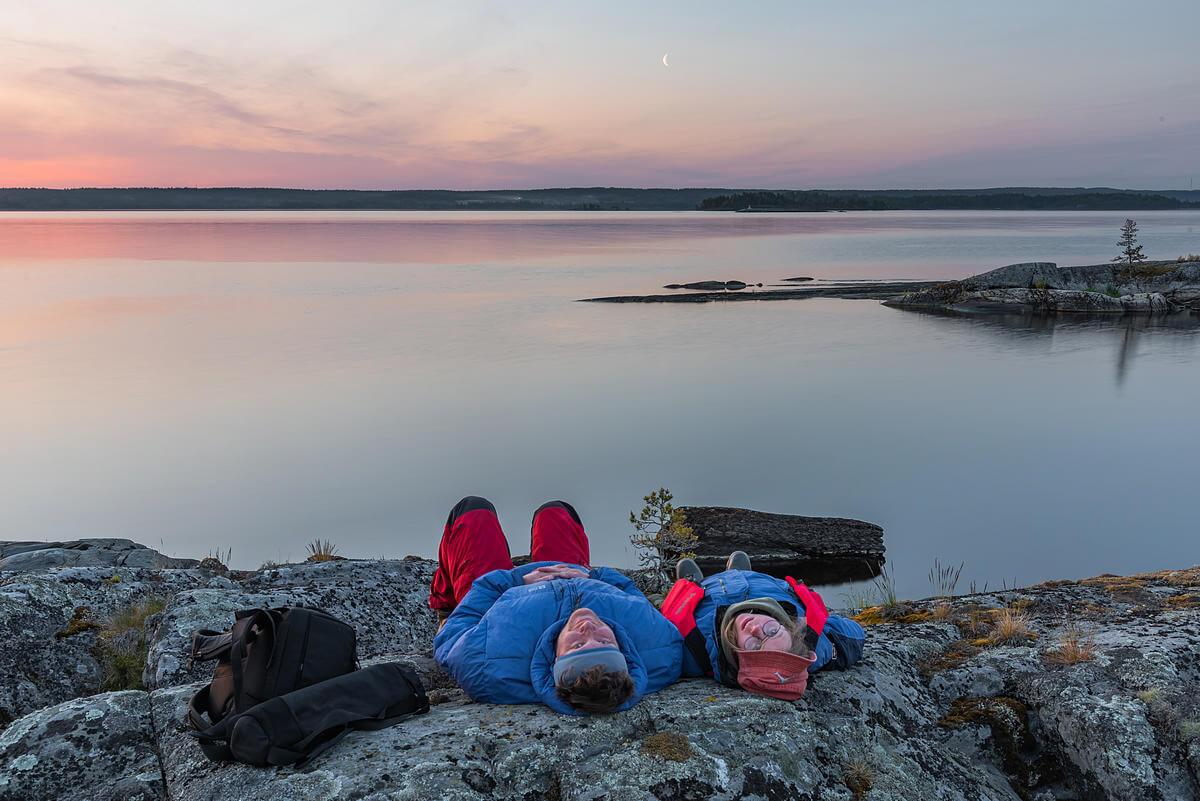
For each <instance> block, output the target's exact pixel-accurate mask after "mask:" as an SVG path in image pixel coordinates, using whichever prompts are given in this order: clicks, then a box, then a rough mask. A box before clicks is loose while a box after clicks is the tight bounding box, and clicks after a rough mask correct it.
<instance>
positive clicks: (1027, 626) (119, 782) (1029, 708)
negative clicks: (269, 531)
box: [0, 559, 1200, 801]
mask: <svg viewBox="0 0 1200 801" xmlns="http://www.w3.org/2000/svg"><path fill="white" fill-rule="evenodd" d="M432 568H433V565H432V563H430V562H428V561H425V560H417V559H409V560H403V561H394V562H392V561H389V562H365V561H364V562H359V561H348V562H327V563H321V564H306V565H288V566H282V567H278V568H273V569H270V570H263V571H258V572H256V573H252V574H250V575H248V576H245V577H242V578H233V579H231V578H226V577H210V576H207V575H204V574H202V572H197V573H196V574H195V575H192V574H191V573H190V572H189V571H179V572H180V573H181V574H187V578H186V579H185V578H183V577H181V576H177V577H173V578H171V579H168V580H165V581H167V583H168V585H169V586H170V587H174V588H177V589H176V590H175V592H174V594H173V595H171V597H170V598H169V600H168V602H167V605H166V607H165V608H164V609H163V611H162V612H161V613H159V614H158V615H155V616H152V617H151V618H149V619H148V620H147V621H146V624H145V627H146V630H147V632H148V633H149V637H148V640H149V641H151V642H152V647H151V654H150V656H149V657H148V659H147V670H146V672H147V675H148V676H149V677H150V678H151V679H152V681H151V682H150V686H151V689H149V690H126V691H118V692H110V693H101V694H94V695H89V696H87V697H81V698H72V699H64V700H61V701H59V702H56V703H53V704H50V705H47V706H46V707H45V708H41V709H37V710H34V711H31V712H29V713H28V714H25V715H23V716H21V717H19V718H18V719H16V720H14V721H12V722H9V723H8V724H7V726H6V727H3V728H2V730H0V801H26V799H42V798H62V799H69V800H73V799H80V800H82V799H84V798H87V799H96V801H100V800H101V799H103V800H104V801H109V800H110V799H119V800H120V801H133V799H141V801H150V799H167V798H170V799H187V800H188V801H205V800H207V799H212V800H213V801H216V800H217V799H221V800H222V801H224V799H229V798H256V799H266V800H267V801H285V800H288V799H296V801H300V799H304V800H305V801H308V799H326V800H327V801H332V800H333V799H347V800H349V799H364V800H365V801H385V799H386V800H387V801H397V800H398V799H413V800H414V801H416V799H427V798H439V799H441V798H445V799H462V800H463V801H466V800H468V799H470V800H471V801H476V800H478V801H484V800H485V799H489V800H490V799H522V801H534V800H535V799H547V800H548V799H556V800H561V799H579V800H580V801H583V799H602V798H613V799H633V800H638V801H640V800H642V799H644V800H645V801H653V800H657V801H663V800H665V799H708V798H713V799H747V800H749V799H755V800H756V801H757V800H758V799H809V801H817V800H818V799H820V800H822V801H832V800H833V799H838V800H839V801H849V800H850V799H858V798H866V799H879V800H882V801H899V800H900V799H905V801H914V800H915V801H921V800H922V799H945V800H946V801H950V800H951V799H954V801H966V800H967V799H996V801H1000V800H1003V801H1017V800H1018V799H1025V800H1029V799H1032V800H1034V801H1051V800H1052V799H1057V798H1088V799H1102V800H1106V801H1107V800H1113V801H1115V800H1117V799H1120V801H1126V799H1128V801H1133V800H1134V799H1137V800H1138V801H1142V800H1143V799H1145V800H1146V801H1165V800H1166V799H1187V798H1194V797H1196V793H1197V788H1198V786H1200V784H1198V780H1200V701H1197V700H1196V694H1195V693H1194V688H1195V686H1196V685H1197V681H1198V680H1200V568H1193V569H1191V570H1187V571H1179V572H1163V573H1157V574H1148V575H1143V576H1132V577H1127V578H1120V577H1116V576H1102V577H1098V578H1096V579H1088V580H1084V581H1080V582H1071V581H1064V582H1050V583H1048V584H1046V585H1041V586H1038V587H1031V588H1027V589H1023V590H1010V591H1005V592H998V593H986V594H977V595H972V596H966V597H958V598H952V599H929V600H926V601H920V602H907V603H901V604H896V605H893V606H886V607H872V608H869V609H865V610H862V612H861V614H860V615H859V619H860V620H862V621H863V623H864V625H866V626H867V632H868V634H867V648H866V652H865V654H864V658H863V660H862V662H861V663H860V664H858V665H857V666H855V667H853V668H851V669H850V670H846V671H842V672H838V671H822V672H820V673H818V674H816V675H814V676H813V678H812V680H811V681H810V682H809V689H808V692H807V694H806V695H805V697H804V698H803V699H801V700H800V701H797V702H795V703H791V702H785V701H778V700H774V699H771V698H766V697H762V696H753V695H750V694H747V693H744V692H741V691H737V690H730V689H728V688H724V687H721V686H719V685H717V684H715V683H713V682H712V681H710V680H707V679H692V680H685V681H681V682H679V683H677V684H676V685H674V686H672V687H669V688H667V689H666V690H664V691H662V692H659V693H655V694H652V695H650V696H647V697H646V698H645V699H643V701H642V702H640V703H639V704H638V705H637V706H635V707H634V708H633V709H630V710H628V711H626V712H623V713H619V714H616V715H611V716H601V717H592V718H576V717H568V716H562V715H558V714H556V713H554V712H552V711H550V710H549V709H547V708H545V707H541V706H499V705H493V704H478V703H473V702H471V701H470V700H469V699H467V698H466V697H465V696H464V695H463V693H462V691H461V690H458V689H457V688H456V687H454V686H453V684H452V683H451V682H449V681H448V680H447V679H446V677H445V676H444V675H443V674H441V673H440V671H438V670H437V669H436V667H435V666H433V664H432V661H431V659H430V658H429V650H428V649H429V646H430V640H431V639H432V633H433V616H432V614H431V613H430V612H429V611H428V609H426V608H425V605H424V595H425V590H426V584H425V582H427V581H428V578H429V576H430V574H431V571H432ZM79 570H81V569H79V568H68V569H62V568H56V569H52V570H47V571H43V572H41V573H38V574H36V575H33V574H26V575H23V576H20V577H13V576H10V577H7V578H5V579H4V583H3V584H0V592H3V593H6V594H5V596H4V598H5V603H8V604H10V605H19V604H21V603H27V604H31V605H32V604H34V603H35V600H34V597H35V596H40V597H47V598H50V599H51V600H52V601H53V599H56V598H57V599H61V598H62V597H63V596H67V597H70V598H71V599H72V600H74V599H75V598H76V597H79V598H83V597H91V596H90V595H89V593H93V592H98V591H97V590H96V588H94V587H90V586H87V585H86V584H84V583H82V580H81V577H80V575H79V573H78V572H77V571H79ZM72 571H76V572H72ZM163 572H164V573H169V572H170V571H163ZM14 578H19V583H20V586H22V587H23V588H24V589H23V590H21V591H20V592H12V593H11V595H10V594H7V593H8V591H9V588H11V587H13V586H15V585H16V584H17V583H18V582H14ZM218 578H219V579H220V580H219V581H218V580H217V579H218ZM125 581H126V579H125V578H124V576H122V581H121V583H122V584H124V583H125ZM55 582H62V583H63V584H64V588H63V589H62V590H61V591H60V592H59V593H58V594H56V593H55V592H53V591H51V589H50V585H52V584H53V583H55ZM223 582H227V584H224V583H223ZM149 583H150V582H149V580H148V579H147V580H145V581H142V580H139V581H138V582H136V586H138V587H143V586H146V587H147V591H149V589H148V585H149ZM134 586H135V583H134V582H132V581H130V583H129V584H128V585H127V587H134ZM126 600H130V599H126ZM830 600H832V599H830ZM299 601H304V602H309V603H317V604H320V605H324V606H325V607H326V608H329V609H331V611H335V612H336V613H337V614H339V615H340V616H342V617H344V618H346V619H348V620H350V621H352V622H354V623H355V625H356V627H357V628H358V631H359V635H360V653H361V654H362V655H363V656H364V657H369V658H368V659H366V660H365V661H379V660H385V659H400V660H407V661H410V662H411V663H413V664H414V666H416V667H417V669H418V670H419V671H421V672H422V673H423V674H424V675H425V678H426V680H427V684H428V686H429V687H430V688H431V692H430V695H431V700H432V701H433V703H434V706H433V708H432V710H431V711H430V712H429V714H426V715H422V716H418V717H415V718H411V719H409V720H406V721H404V722H402V723H401V724H399V725H397V726H395V727H393V728H389V729H385V730H382V731H375V732H358V733H354V734H351V735H350V736H348V737H346V738H345V739H344V740H342V741H341V742H339V743H338V744H337V745H336V746H335V747H333V748H332V749H330V750H329V751H327V752H325V753H323V754H322V755H320V756H319V757H317V758H316V759H314V760H312V761H311V762H309V763H307V764H305V765H302V766H300V767H298V768H297V767H289V768H278V769H267V768H253V767H248V766H245V765H238V764H229V765H219V764H215V763H211V762H208V761H207V760H206V759H205V758H204V757H203V755H202V754H201V752H200V750H199V748H198V747H197V745H196V743H195V741H194V740H193V739H192V738H191V737H190V736H189V735H188V734H187V731H186V729H185V727H184V724H183V709H184V706H185V705H186V702H187V699H188V697H189V696H190V695H191V693H192V692H194V691H195V690H196V689H197V688H198V687H199V686H200V684H199V682H200V681H203V680H204V679H205V678H207V676H198V675H195V674H193V673H190V672H188V671H187V670H186V669H185V668H184V667H182V662H181V661H179V660H180V659H181V657H182V656H183V654H184V653H185V649H186V647H187V643H186V637H185V636H184V631H185V629H188V627H190V626H192V625H202V626H208V627H213V628H225V627H227V626H228V625H229V622H230V620H231V617H232V616H231V614H230V610H232V609H234V608H236V607H238V606H239V605H243V604H251V603H259V602H269V603H276V602H299ZM49 608H58V607H55V606H53V604H52V605H51V606H39V607H37V609H49ZM106 608H107V607H106ZM60 620H61V618H60ZM6 633H7V635H8V637H9V641H8V642H6V652H7V648H8V647H9V646H10V645H12V644H13V643H14V641H15V642H17V643H18V644H19V645H20V647H22V648H26V649H30V648H33V646H32V645H31V643H30V642H27V641H30V640H33V639H38V638H44V636H45V635H44V634H35V633H33V632H32V631H30V632H29V633H25V632H24V631H23V630H21V629H19V628H18V629H15V630H14V629H10V630H8V631H7V632H6ZM69 641H70V637H64V638H61V639H59V640H56V641H55V642H56V643H58V644H59V645H60V646H61V645H62V644H63V643H64V642H69ZM39 647H40V646H39ZM34 650H36V649H34ZM172 659H175V660H176V661H175V662H172V661H171V660H172ZM4 670H5V671H15V672H16V673H21V672H22V670H23V668H22V666H20V665H12V664H10V665H6V666H5V667H4ZM2 678H3V679H4V681H6V682H10V683H11V682H12V681H13V676H11V675H10V674H9V673H7V672H6V673H5V674H4V676H3V677H2ZM2 725H3V724H0V726H2Z"/></svg>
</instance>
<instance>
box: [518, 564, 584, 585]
mask: <svg viewBox="0 0 1200 801" xmlns="http://www.w3.org/2000/svg"><path fill="white" fill-rule="evenodd" d="M587 576H588V574H587V573H586V572H585V571H583V570H580V569H579V568H576V567H571V566H570V565H543V566H542V567H539V568H537V569H536V570H531V571H529V572H528V573H526V574H525V578H524V581H525V583H526V584H536V583H538V582H539V581H553V580H554V579H569V578H587Z"/></svg>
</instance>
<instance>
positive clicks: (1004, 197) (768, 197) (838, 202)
mask: <svg viewBox="0 0 1200 801" xmlns="http://www.w3.org/2000/svg"><path fill="white" fill-rule="evenodd" d="M1179 208H1200V191H1186V192H1185V191H1168V190H1163V191H1132V190H1130V191H1126V190H1117V189H1107V188H1103V189H1061V188H1049V187H1014V188H1001V189H963V190H956V189H935V190H798V191H784V190H738V189H627V188H620V187H584V188H567V189H514V190H488V191H456V190H441V189H410V190H394V191H370V190H350V189H256V188H245V189H243V188H219V189H192V188H174V189H169V188H168V189H153V188H129V189H0V210H4V211H98V210H170V209H180V210H193V209H213V210H260V211H274V210H280V211H282V210H304V209H308V210H334V209H346V210H354V209H358V210H370V209H379V210H425V211H451V210H476V211H689V210H694V209H700V210H702V211H744V210H750V211H855V210H864V211H876V210H878V211H892V210H935V209H1028V210H1076V209H1078V210H1140V209H1179Z"/></svg>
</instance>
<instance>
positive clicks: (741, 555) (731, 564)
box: [725, 551, 750, 570]
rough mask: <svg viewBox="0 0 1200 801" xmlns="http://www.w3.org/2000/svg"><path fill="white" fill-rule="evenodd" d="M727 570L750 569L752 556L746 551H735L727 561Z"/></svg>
mask: <svg viewBox="0 0 1200 801" xmlns="http://www.w3.org/2000/svg"><path fill="white" fill-rule="evenodd" d="M725 569H726V570H749V569H750V557H749V556H747V555H746V552H745V551H734V552H733V553H731V554H729V559H727V560H726V561H725Z"/></svg>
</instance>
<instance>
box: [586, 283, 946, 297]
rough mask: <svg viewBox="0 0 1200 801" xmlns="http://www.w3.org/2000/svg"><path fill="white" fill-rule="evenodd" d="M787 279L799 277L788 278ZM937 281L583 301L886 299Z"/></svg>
mask: <svg viewBox="0 0 1200 801" xmlns="http://www.w3.org/2000/svg"><path fill="white" fill-rule="evenodd" d="M785 280H788V281H794V280H798V279H793V278H788V279H785ZM937 283H938V282H937V281H883V282H869V281H863V282H856V283H853V284H841V285H829V286H814V287H804V288H796V289H755V290H750V291H742V292H693V293H691V294H687V295H678V294H676V295H613V296H610V297H604V298H583V299H581V301H580V302H581V303H710V302H713V301H735V300H803V299H804V298H849V299H875V300H884V299H888V298H895V297H898V296H900V295H902V294H903V293H905V292H916V291H918V290H924V289H928V288H929V287H932V286H936V285H937Z"/></svg>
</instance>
